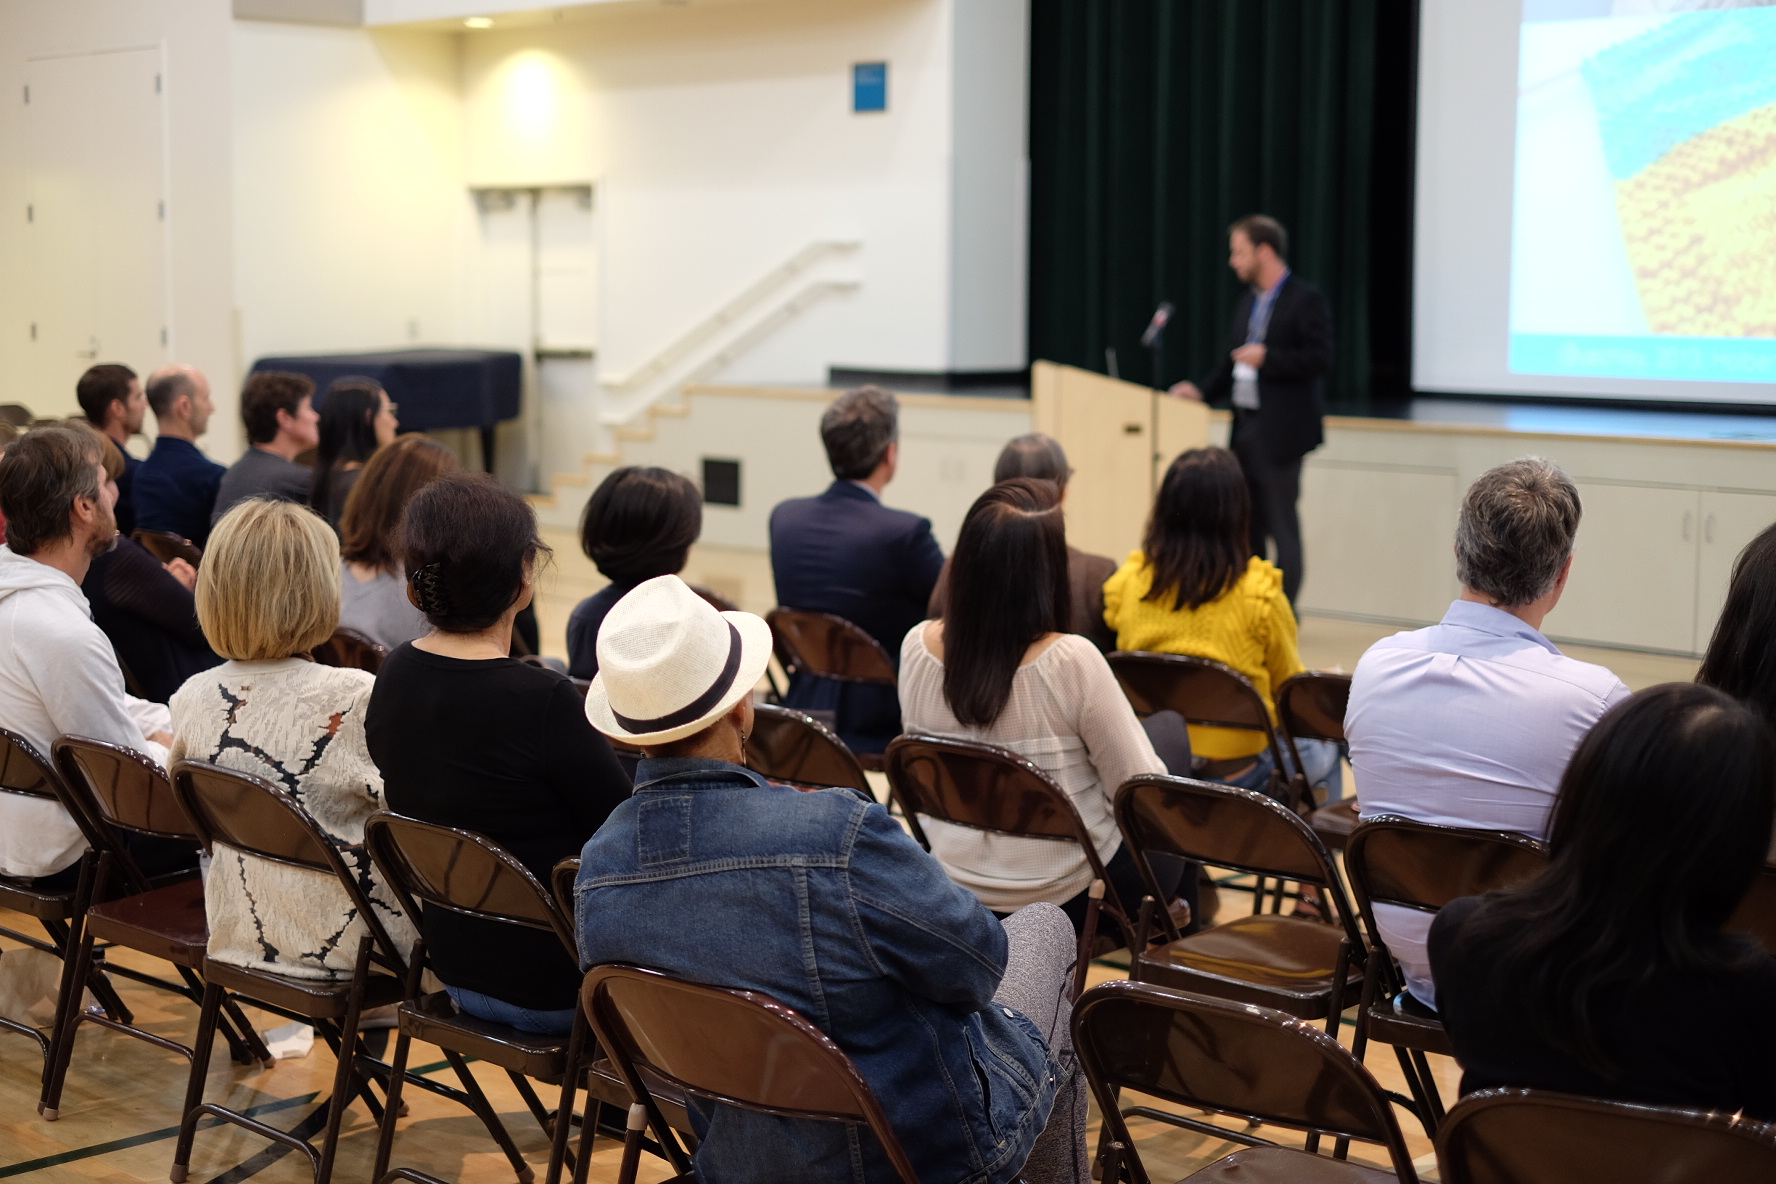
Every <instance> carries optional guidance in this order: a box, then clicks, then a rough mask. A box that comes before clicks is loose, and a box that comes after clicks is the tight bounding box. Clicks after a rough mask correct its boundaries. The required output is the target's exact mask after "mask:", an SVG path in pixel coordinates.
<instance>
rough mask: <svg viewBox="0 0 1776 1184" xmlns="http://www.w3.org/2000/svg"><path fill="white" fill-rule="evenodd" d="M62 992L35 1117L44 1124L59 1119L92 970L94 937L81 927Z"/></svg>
mask: <svg viewBox="0 0 1776 1184" xmlns="http://www.w3.org/2000/svg"><path fill="white" fill-rule="evenodd" d="M66 969H67V973H66V974H65V975H64V976H63V978H64V983H65V985H64V989H63V990H62V992H61V994H60V998H59V1000H58V1003H57V1007H56V1018H55V1034H54V1036H53V1037H52V1038H51V1040H50V1063H49V1065H48V1067H47V1068H45V1070H44V1073H43V1093H42V1095H41V1096H40V1097H39V1098H38V1099H37V1113H38V1114H41V1115H42V1116H43V1119H44V1121H45V1122H54V1121H55V1120H56V1119H58V1118H60V1117H61V1105H62V1086H63V1085H64V1084H65V1083H66V1082H67V1079H68V1062H69V1061H70V1060H72V1059H73V1056H74V1034H75V1033H76V1032H77V1031H78V1030H79V1028H80V1001H81V1000H82V999H83V998H85V997H86V980H87V976H88V975H89V974H91V972H92V969H93V936H92V933H91V932H89V931H87V930H86V928H85V927H84V926H82V927H81V934H80V948H79V950H78V951H76V952H75V953H74V955H73V964H72V966H70V967H67V968H66Z"/></svg>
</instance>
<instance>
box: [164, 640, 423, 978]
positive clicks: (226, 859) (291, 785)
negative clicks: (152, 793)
mask: <svg viewBox="0 0 1776 1184" xmlns="http://www.w3.org/2000/svg"><path fill="white" fill-rule="evenodd" d="M375 685H376V678H375V676H374V675H371V674H368V673H366V672H365V671H362V670H348V669H340V668H337V667H333V666H322V665H319V664H318V663H315V662H310V661H308V660H306V659H304V658H286V659H283V660H281V661H272V662H224V663H222V665H220V666H217V667H215V668H213V669H211V670H205V671H204V672H203V673H201V674H196V675H193V676H192V677H191V678H190V679H188V680H187V681H186V683H185V685H184V686H182V687H180V688H179V689H178V690H177V691H175V692H174V693H173V697H172V700H171V702H170V704H169V706H171V708H172V713H173V747H172V758H173V759H174V760H178V759H181V758H189V759H191V760H202V761H209V762H211V763H212V764H216V765H221V766H222V767H223V768H225V769H234V770H236V771H238V772H242V773H251V774H253V775H255V776H258V777H262V778H264V779H265V780H267V781H269V782H271V783H272V784H273V785H276V786H278V787H279V788H280V789H284V790H287V791H288V792H289V793H290V795H291V796H293V797H294V798H295V799H296V800H297V802H299V803H300V804H301V805H302V806H303V808H304V809H306V810H307V811H308V812H309V814H310V815H312V816H313V818H314V820H315V821H316V822H317V823H318V824H319V825H320V827H321V829H322V830H324V831H325V832H326V833H327V834H328V835H330V836H332V838H333V839H334V841H335V842H336V843H337V844H338V845H339V846H340V848H341V853H342V854H343V855H344V857H345V863H346V866H347V867H349V868H351V869H352V871H353V873H354V875H355V877H356V879H357V881H358V883H360V884H362V885H364V886H365V888H366V889H367V890H368V894H369V896H370V901H371V904H372V905H373V906H374V907H375V908H376V911H377V913H378V915H379V916H380V918H381V920H382V923H383V925H384V927H385V928H387V930H388V931H389V936H390V938H392V939H393V940H394V942H395V943H396V945H397V946H399V947H400V951H401V953H402V954H403V955H406V954H407V953H408V952H409V951H410V950H411V949H412V947H413V942H414V940H415V938H416V936H417V935H416V933H415V931H414V927H413V925H412V924H411V923H410V922H409V921H408V920H407V918H406V917H404V916H402V914H401V911H400V909H399V908H398V907H397V906H396V905H395V902H394V897H393V896H392V895H391V894H390V893H389V891H388V889H387V888H385V887H384V886H383V885H382V884H381V883H379V882H378V879H377V877H376V874H375V871H374V869H373V867H372V865H371V863H370V857H369V854H368V853H367V852H365V850H364V849H363V842H364V820H365V819H366V818H368V817H369V816H370V815H371V814H372V813H373V812H375V811H376V810H379V809H381V808H382V805H383V802H382V774H381V773H379V772H377V769H376V766H375V764H374V763H372V762H371V760H370V752H369V749H368V747H367V746H366V744H365V741H364V709H365V707H366V706H368V705H369V702H370V691H371V688H373V687H374V686H375ZM212 854H213V860H212V862H211V864H210V870H209V874H208V876H207V877H205V880H204V912H205V913H206V914H207V915H208V918H209V923H210V945H209V954H210V957H212V958H214V959H216V960H217V961H218V962H229V963H232V964H234V965H237V966H247V967H252V968H254V969H260V970H270V971H275V972H277V973H279V974H288V975H294V976H296V977H298V978H335V977H344V976H346V975H349V974H350V973H351V970H352V965H353V962H354V960H355V958H356V956H357V949H358V940H359V938H360V937H361V936H362V935H363V934H364V933H366V932H367V928H366V927H365V925H364V924H363V923H362V922H361V921H360V920H359V919H358V916H357V911H356V910H355V909H354V908H353V907H352V904H351V898H350V897H349V896H347V895H346V892H345V889H344V888H343V887H341V886H340V884H339V882H338V881H337V880H336V879H334V878H333V877H332V876H325V875H321V874H319V873H317V872H311V871H308V870H307V869H304V868H296V867H290V866H288V865H286V864H279V863H271V862H269V861H267V860H263V859H260V858H258V857H256V856H252V855H246V854H243V853H242V852H239V851H236V850H234V849H233V848H231V847H227V846H224V845H222V844H221V843H218V844H216V849H215V851H214V852H213V853H212Z"/></svg>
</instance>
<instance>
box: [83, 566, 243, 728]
mask: <svg viewBox="0 0 1776 1184" xmlns="http://www.w3.org/2000/svg"><path fill="white" fill-rule="evenodd" d="M80 590H81V591H82V592H84V593H86V599H87V603H89V604H91V605H92V610H93V623H94V624H96V625H97V626H98V627H99V628H100V629H102V630H103V631H104V633H105V636H106V637H108V638H110V639H111V648H112V649H114V650H116V651H117V657H118V660H119V661H121V662H122V663H123V665H124V666H125V668H127V669H128V670H129V672H130V675H131V676H132V677H133V678H134V679H135V681H136V685H137V686H138V687H139V688H140V689H141V693H142V697H143V698H145V699H152V700H154V701H155V702H156V703H165V702H166V701H167V700H168V699H169V698H171V697H172V694H173V692H174V691H176V690H178V689H179V688H180V687H181V686H183V685H184V683H185V680H186V679H188V678H190V677H191V676H192V675H193V674H196V673H197V672H198V671H200V670H208V669H209V668H210V667H212V666H215V665H217V664H219V663H220V662H221V661H222V659H221V658H219V657H217V656H216V654H215V652H214V651H212V650H211V649H210V643H209V642H208V641H206V640H205V639H204V635H203V630H202V629H200V628H199V627H198V624H197V602H196V600H195V599H194V598H193V597H192V594H191V590H190V589H189V588H187V587H186V586H185V585H184V584H181V583H180V582H179V581H178V580H176V579H174V578H173V575H172V573H171V572H169V571H167V569H166V567H165V565H163V564H162V563H161V562H160V560H158V559H156V558H155V557H154V556H153V555H152V554H151V553H150V552H149V551H148V549H147V548H146V547H143V546H142V545H141V544H140V543H137V542H135V541H134V540H133V539H129V538H119V539H118V540H117V545H116V546H115V547H113V548H112V549H111V550H110V551H108V552H106V553H105V554H103V555H100V556H99V557H98V558H96V559H94V560H93V561H92V566H90V567H89V568H87V570H86V582H85V583H83V584H81V585H80Z"/></svg>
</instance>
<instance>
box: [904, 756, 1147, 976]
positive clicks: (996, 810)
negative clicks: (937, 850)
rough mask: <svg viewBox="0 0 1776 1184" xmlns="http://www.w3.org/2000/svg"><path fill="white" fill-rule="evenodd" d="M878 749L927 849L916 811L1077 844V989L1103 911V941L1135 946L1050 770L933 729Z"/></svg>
mask: <svg viewBox="0 0 1776 1184" xmlns="http://www.w3.org/2000/svg"><path fill="white" fill-rule="evenodd" d="M883 755H884V757H885V758H886V759H885V763H886V765H887V773H888V786H889V790H890V792H892V793H893V795H894V800H895V801H896V802H897V803H898V804H899V805H900V809H901V812H902V813H903V814H905V816H906V824H907V829H909V830H910V831H911V832H912V835H913V838H914V839H916V840H918V843H919V845H920V846H921V847H923V848H925V849H926V850H927V851H929V850H931V842H930V840H929V839H927V838H926V837H925V830H924V827H922V826H921V825H920V823H919V816H920V815H924V816H925V817H927V818H935V819H938V820H939V821H941V822H948V823H951V824H953V825H955V826H966V827H971V828H973V829H975V830H984V831H989V832H992V833H994V834H1002V835H1014V836H1016V837H1018V838H1024V839H1045V840H1049V841H1056V842H1070V843H1075V844H1077V845H1078V847H1079V849H1080V850H1081V851H1082V852H1083V853H1084V854H1085V861H1086V863H1087V864H1088V865H1089V866H1090V868H1091V875H1092V885H1091V898H1090V903H1089V904H1088V905H1087V906H1086V913H1085V925H1084V927H1083V928H1082V929H1081V931H1080V935H1079V957H1078V960H1077V961H1076V963H1075V965H1074V979H1073V993H1074V994H1075V995H1077V994H1078V993H1079V992H1080V991H1081V990H1082V989H1084V983H1085V974H1086V970H1087V968H1088V966H1089V965H1090V962H1091V959H1092V958H1093V957H1094V956H1096V954H1098V953H1101V952H1106V951H1104V950H1101V949H1099V946H1100V943H1099V942H1098V940H1097V938H1098V919H1099V914H1100V912H1102V913H1107V914H1108V915H1109V916H1110V919H1111V920H1112V921H1114V922H1115V923H1116V926H1117V929H1118V931H1119V935H1120V939H1121V941H1120V942H1119V943H1118V942H1111V943H1110V944H1109V946H1108V948H1109V949H1115V948H1116V946H1117V945H1118V944H1123V945H1127V946H1128V948H1129V949H1130V950H1131V951H1132V950H1134V949H1135V948H1136V947H1135V945H1134V927H1133V925H1132V924H1131V923H1130V911H1129V909H1128V907H1127V906H1128V902H1126V901H1123V900H1119V899H1117V896H1116V889H1115V887H1114V885H1112V884H1111V883H1110V875H1109V873H1108V872H1106V871H1105V870H1104V861H1103V860H1102V859H1101V858H1099V856H1098V851H1097V848H1096V847H1094V846H1093V845H1092V838H1091V834H1090V832H1088V831H1087V830H1086V829H1085V823H1084V822H1083V821H1082V820H1081V819H1080V817H1079V811H1078V810H1077V809H1075V808H1074V806H1073V802H1072V799H1070V798H1068V797H1067V793H1066V791H1065V790H1063V789H1062V788H1061V787H1060V786H1058V785H1056V784H1055V783H1054V780H1053V779H1052V778H1050V777H1049V775H1048V774H1047V773H1044V772H1043V771H1042V770H1041V769H1039V768H1037V767H1036V766H1035V765H1033V764H1031V763H1030V762H1029V761H1027V760H1025V759H1024V758H1023V757H1021V756H1019V755H1018V754H1017V753H1015V752H1013V751H1011V750H1010V749H1009V748H999V747H997V746H995V745H992V744H973V743H970V742H968V741H966V740H948V739H944V738H942V737H938V736H920V735H914V734H909V735H903V736H896V737H895V738H894V740H893V742H892V743H890V744H889V745H888V751H887V752H886V753H884V754H883ZM1168 919H1169V918H1168Z"/></svg>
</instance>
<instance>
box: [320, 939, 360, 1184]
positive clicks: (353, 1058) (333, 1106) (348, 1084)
mask: <svg viewBox="0 0 1776 1184" xmlns="http://www.w3.org/2000/svg"><path fill="white" fill-rule="evenodd" d="M369 974H370V935H369V934H365V935H364V936H363V937H362V938H360V939H359V941H358V962H357V965H356V966H355V967H354V968H353V970H352V991H351V999H350V1002H348V1003H347V1004H346V1009H345V1021H344V1022H343V1023H342V1024H341V1025H340V1027H339V1048H338V1059H339V1065H338V1067H337V1068H336V1069H335V1070H334V1071H333V1097H332V1098H331V1100H330V1101H329V1102H328V1104H327V1133H326V1135H325V1137H324V1138H323V1139H322V1141H321V1162H320V1166H319V1167H318V1168H317V1169H316V1171H315V1184H328V1181H329V1180H330V1179H331V1178H332V1176H333V1159H334V1157H335V1156H336V1155H337V1154H338V1152H339V1128H340V1125H341V1124H342V1123H343V1122H344V1121H345V1108H346V1107H347V1106H348V1105H350V1104H351V1098H352V1094H353V1093H355V1092H356V1090H355V1089H354V1088H353V1086H354V1085H355V1084H356V1083H357V1082H359V1081H360V1080H361V1079H362V1075H361V1074H360V1073H359V1072H358V1071H357V1055H358V1017H359V1015H360V1013H361V1012H362V1011H363V1007H364V983H365V981H366V980H367V979H368V977H369ZM363 1088H364V1092H365V1094H366V1096H367V1095H368V1094H369V1088H370V1087H369V1085H368V1083H365V1084H364V1087H363Z"/></svg>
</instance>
